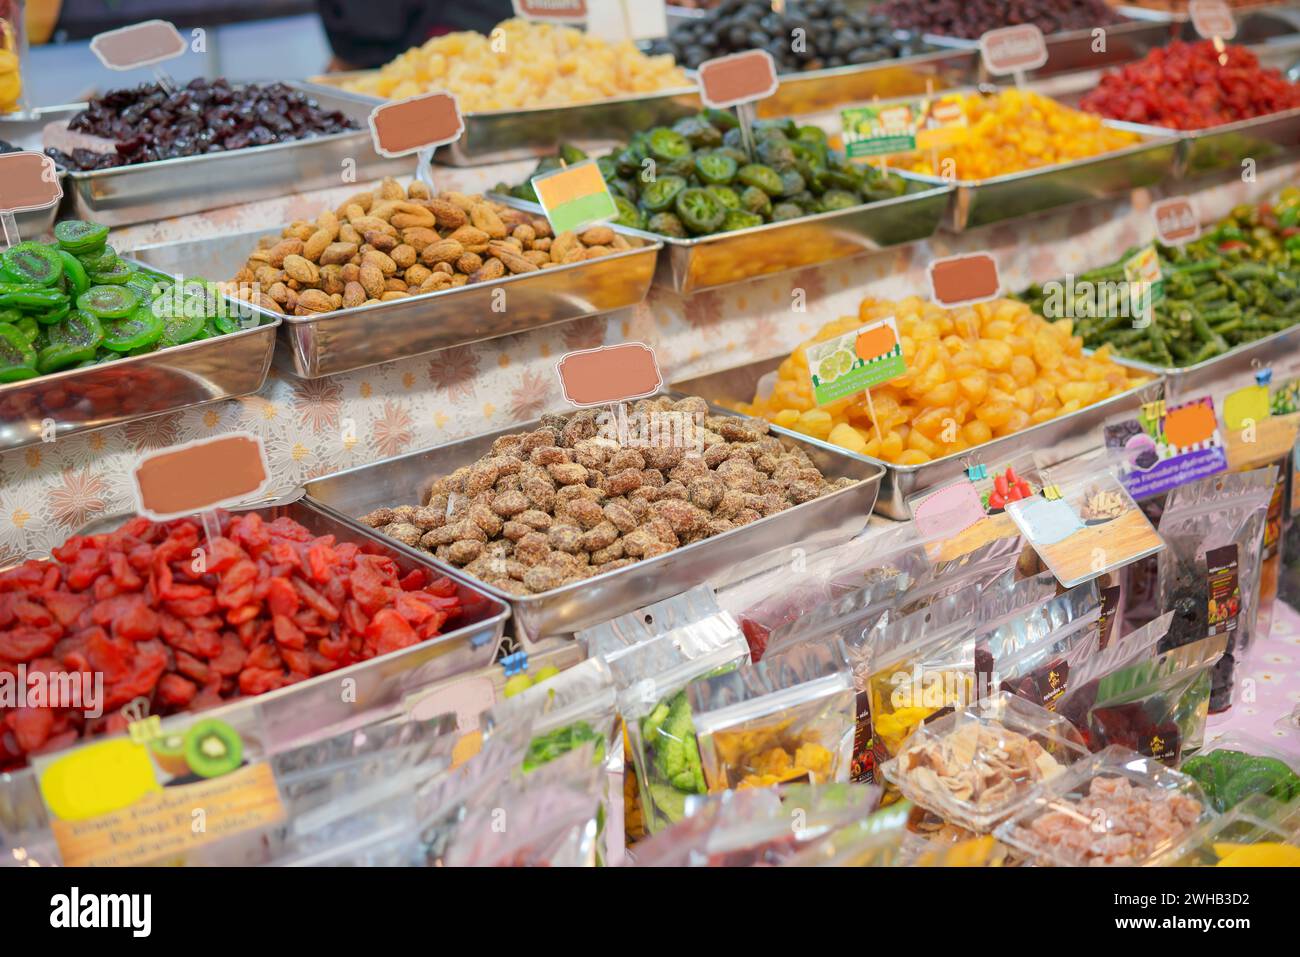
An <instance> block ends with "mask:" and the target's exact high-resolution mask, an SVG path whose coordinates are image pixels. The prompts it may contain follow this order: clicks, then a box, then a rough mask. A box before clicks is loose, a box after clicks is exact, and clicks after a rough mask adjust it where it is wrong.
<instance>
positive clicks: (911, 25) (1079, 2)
mask: <svg viewBox="0 0 1300 957" xmlns="http://www.w3.org/2000/svg"><path fill="white" fill-rule="evenodd" d="M878 15H880V16H885V17H888V18H889V20H890V21H891V22H892V23H893V25H894V26H896V27H898V28H900V29H904V30H915V31H917V32H918V33H934V34H939V35H940V36H951V37H964V38H966V39H969V40H975V39H978V38H979V37H980V35H981V34H983V33H986V32H988V31H989V30H994V29H996V28H998V27H1006V26H1014V25H1017V24H1021V23H1032V24H1034V25H1036V26H1037V27H1038V28H1039V29H1040V30H1042V31H1043V33H1044V34H1045V35H1050V34H1053V33H1060V32H1062V31H1064V30H1085V29H1088V28H1091V27H1098V26H1106V25H1108V24H1112V23H1116V22H1118V21H1119V20H1120V17H1119V15H1118V14H1116V13H1115V11H1114V10H1112V9H1111V8H1110V6H1109V5H1108V4H1107V3H1106V2H1105V0H1032V2H1018V3H1007V2H1006V0H962V2H961V3H955V2H953V0H884V2H883V3H881V4H880V5H879V13H878Z"/></svg>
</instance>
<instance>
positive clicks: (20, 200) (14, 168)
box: [0, 150, 63, 213]
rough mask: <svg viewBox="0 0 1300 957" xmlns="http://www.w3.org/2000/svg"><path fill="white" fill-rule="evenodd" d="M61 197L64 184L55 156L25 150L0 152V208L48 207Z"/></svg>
mask: <svg viewBox="0 0 1300 957" xmlns="http://www.w3.org/2000/svg"><path fill="white" fill-rule="evenodd" d="M61 199H63V186H62V185H61V184H60V183H59V171H58V168H57V167H56V166H55V165H54V160H52V159H50V158H49V157H48V156H46V155H45V154H44V153H34V152H30V151H27V150H24V151H22V152H19V153H4V154H0V210H4V211H7V212H11V213H21V212H23V211H25V210H31V209H49V208H50V207H51V206H53V205H54V204H55V203H57V202H59V200H61Z"/></svg>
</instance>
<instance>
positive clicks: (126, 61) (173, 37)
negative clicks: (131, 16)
mask: <svg viewBox="0 0 1300 957" xmlns="http://www.w3.org/2000/svg"><path fill="white" fill-rule="evenodd" d="M188 49H189V44H188V43H186V42H185V38H184V37H182V36H181V35H180V34H179V33H177V32H176V28H175V27H174V26H172V24H170V23H168V22H167V21H166V20H145V21H143V22H142V23H133V24H132V25H131V26H129V27H121V28H120V29H117V30H109V31H107V32H106V33H101V34H98V35H97V36H96V37H95V38H94V39H93V40H91V41H90V52H91V53H93V54H95V56H97V57H99V62H100V63H102V64H104V66H106V67H108V68H109V69H110V70H134V69H137V68H139V67H142V66H153V65H154V64H155V63H163V62H165V61H167V60H173V59H175V58H176V57H178V56H180V55H181V54H183V53H184V52H185V51H186V50H188Z"/></svg>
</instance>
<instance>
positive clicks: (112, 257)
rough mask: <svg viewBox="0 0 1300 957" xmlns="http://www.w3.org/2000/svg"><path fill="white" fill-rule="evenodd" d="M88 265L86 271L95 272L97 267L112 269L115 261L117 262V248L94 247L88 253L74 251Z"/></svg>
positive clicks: (82, 262)
mask: <svg viewBox="0 0 1300 957" xmlns="http://www.w3.org/2000/svg"><path fill="white" fill-rule="evenodd" d="M72 255H74V256H76V257H77V259H78V260H79V261H80V262H81V265H83V266H85V267H86V272H94V271H95V270H96V269H101V268H102V269H111V268H112V266H113V263H115V262H117V250H116V249H114V248H113V247H112V246H104V247H102V248H100V249H93V250H91V251H90V252H88V253H73V254H72Z"/></svg>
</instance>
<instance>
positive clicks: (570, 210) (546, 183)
mask: <svg viewBox="0 0 1300 957" xmlns="http://www.w3.org/2000/svg"><path fill="white" fill-rule="evenodd" d="M532 182H533V190H534V191H535V192H536V193H537V199H538V200H539V201H540V202H541V204H542V209H543V210H545V211H546V218H547V219H548V220H550V222H551V229H552V230H553V231H554V232H555V234H556V235H557V236H558V235H559V234H560V233H565V232H568V231H569V230H579V229H585V228H586V227H587V226H594V225H595V224H596V223H603V222H606V221H608V220H611V219H617V218H618V207H617V206H616V205H614V197H613V196H611V195H610V194H609V185H608V184H607V183H606V182H605V177H604V176H602V175H601V173H600V167H599V166H597V165H596V161H595V160H584V161H583V162H581V163H574V164H573V165H572V166H566V167H564V168H563V169H557V170H554V171H552V172H550V173H543V174H541V175H540V176H534V177H533V181H532Z"/></svg>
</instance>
